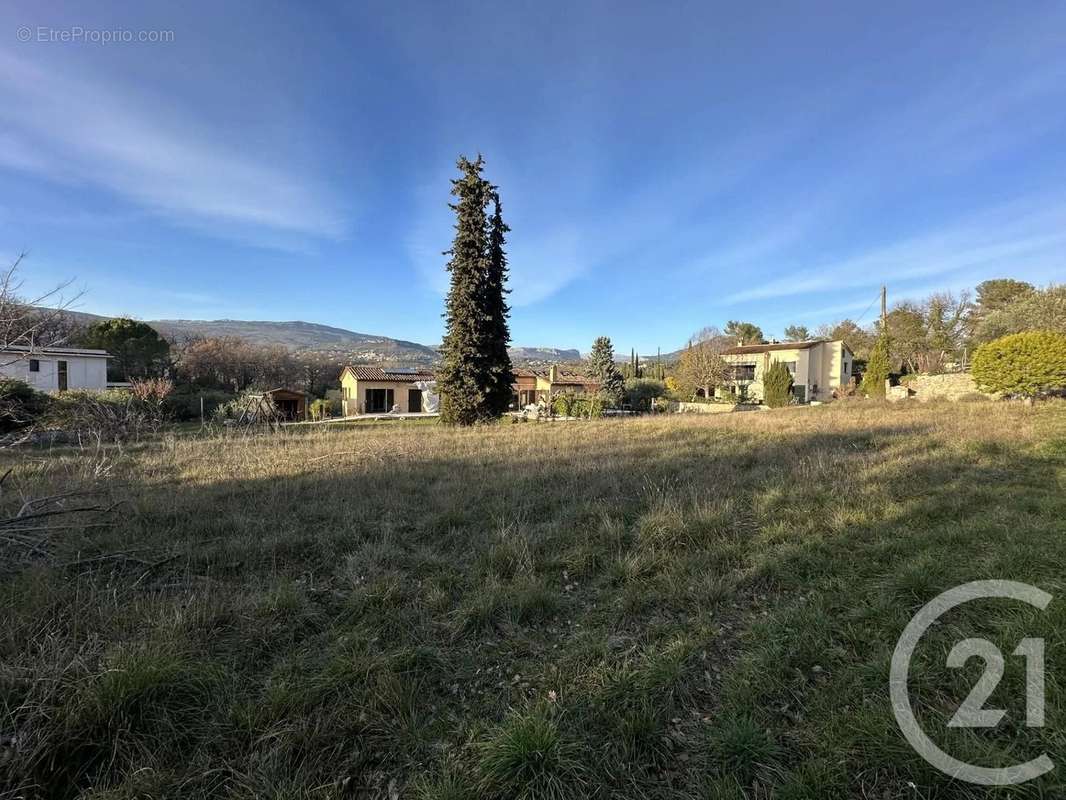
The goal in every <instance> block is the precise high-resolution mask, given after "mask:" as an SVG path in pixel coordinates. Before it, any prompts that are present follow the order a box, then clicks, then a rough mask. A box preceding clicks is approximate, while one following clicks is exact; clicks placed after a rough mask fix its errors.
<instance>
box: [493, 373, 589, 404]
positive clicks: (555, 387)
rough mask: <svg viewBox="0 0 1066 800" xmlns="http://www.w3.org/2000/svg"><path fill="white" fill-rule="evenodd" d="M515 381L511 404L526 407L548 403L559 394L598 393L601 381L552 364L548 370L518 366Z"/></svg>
mask: <svg viewBox="0 0 1066 800" xmlns="http://www.w3.org/2000/svg"><path fill="white" fill-rule="evenodd" d="M514 376H515V382H514V384H513V385H512V387H511V392H512V398H511V405H512V407H514V408H525V407H526V406H531V405H534V404H536V403H546V402H549V401H550V400H551V398H552V397H554V396H555V395H557V394H563V393H566V392H569V393H571V394H596V392H598V391H599V390H600V382H599V380H597V379H596V378H592V377H589V376H588V375H581V374H579V373H577V372H571V371H569V370H565V369H560V368H559V367H557V366H552V367H550V368H549V369H546V370H534V369H523V368H518V369H515V370H514Z"/></svg>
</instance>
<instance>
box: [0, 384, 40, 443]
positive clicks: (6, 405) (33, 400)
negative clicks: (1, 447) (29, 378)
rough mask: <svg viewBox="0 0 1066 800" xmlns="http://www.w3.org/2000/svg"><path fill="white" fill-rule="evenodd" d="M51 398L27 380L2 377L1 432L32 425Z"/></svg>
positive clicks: (0, 395)
mask: <svg viewBox="0 0 1066 800" xmlns="http://www.w3.org/2000/svg"><path fill="white" fill-rule="evenodd" d="M49 399H50V398H49V397H48V395H46V394H45V393H44V392H38V391H37V390H36V389H34V388H33V387H32V386H30V385H29V384H28V383H26V382H25V381H19V380H14V379H8V378H0V433H9V432H11V431H13V430H17V429H18V428H25V427H27V426H29V425H32V424H33V423H34V422H36V421H37V420H38V419H39V418H40V417H41V416H42V415H43V414H44V413H45V411H46V410H47V408H48V401H49Z"/></svg>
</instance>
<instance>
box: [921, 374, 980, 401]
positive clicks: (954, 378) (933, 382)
mask: <svg viewBox="0 0 1066 800" xmlns="http://www.w3.org/2000/svg"><path fill="white" fill-rule="evenodd" d="M907 388H908V389H910V390H911V391H912V392H914V396H915V397H916V398H918V399H919V400H959V399H961V398H964V397H966V398H967V399H972V398H973V397H974V395H980V394H981V392H979V391H978V390H977V384H976V383H974V380H973V378H972V377H971V376H970V374H969V373H968V372H952V373H948V374H945V375H915V376H914V377H913V378H911V379H910V380H909V381H908V382H907Z"/></svg>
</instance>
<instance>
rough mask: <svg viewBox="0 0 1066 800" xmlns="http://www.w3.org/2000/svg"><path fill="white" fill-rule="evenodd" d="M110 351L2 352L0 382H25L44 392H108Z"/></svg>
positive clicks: (48, 349) (22, 348)
mask: <svg viewBox="0 0 1066 800" xmlns="http://www.w3.org/2000/svg"><path fill="white" fill-rule="evenodd" d="M107 359H108V353H107V351H106V350H87V349H85V348H81V347H34V348H30V347H25V346H21V345H9V346H7V347H3V348H0V378H13V379H15V380H20V381H25V382H26V383H28V384H29V385H30V386H32V387H33V388H34V389H36V390H38V391H40V392H62V391H66V390H67V389H93V390H96V391H103V390H104V389H106V388H107Z"/></svg>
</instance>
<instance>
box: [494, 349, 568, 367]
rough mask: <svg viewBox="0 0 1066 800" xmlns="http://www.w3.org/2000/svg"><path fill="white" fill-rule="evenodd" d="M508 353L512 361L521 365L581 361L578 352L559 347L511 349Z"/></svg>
mask: <svg viewBox="0 0 1066 800" xmlns="http://www.w3.org/2000/svg"><path fill="white" fill-rule="evenodd" d="M507 352H508V353H510V355H511V360H512V361H514V362H515V363H519V364H535V363H545V364H554V363H561V362H567V361H580V360H581V353H580V352H579V351H578V350H561V349H559V348H558V347H509V348H507Z"/></svg>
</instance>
